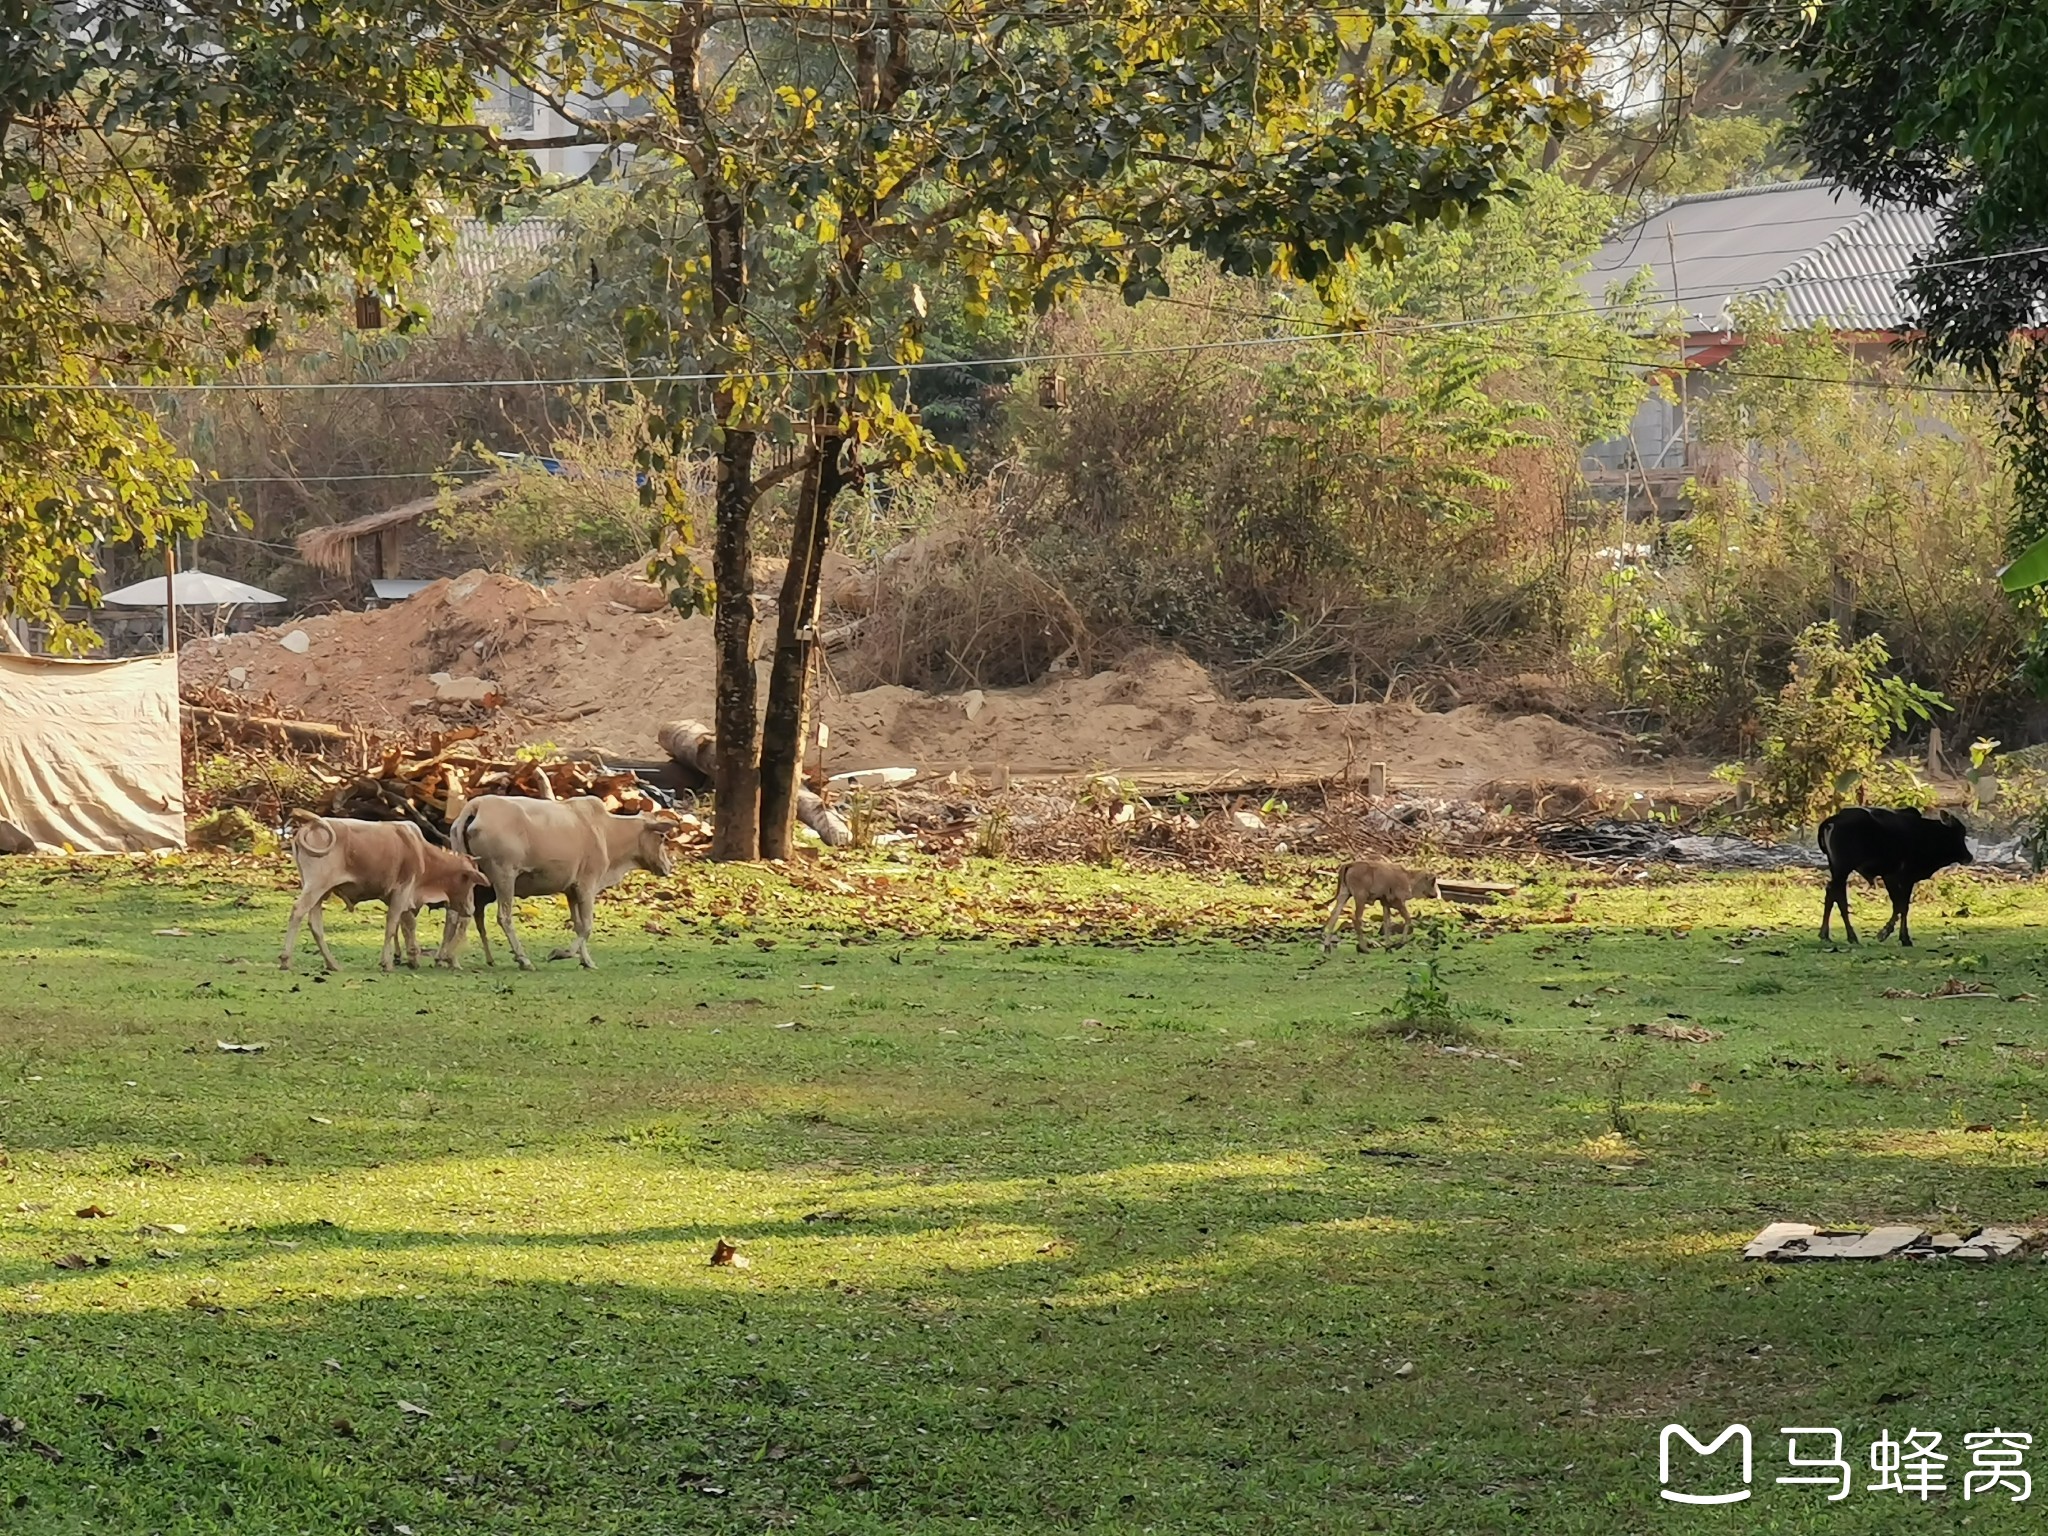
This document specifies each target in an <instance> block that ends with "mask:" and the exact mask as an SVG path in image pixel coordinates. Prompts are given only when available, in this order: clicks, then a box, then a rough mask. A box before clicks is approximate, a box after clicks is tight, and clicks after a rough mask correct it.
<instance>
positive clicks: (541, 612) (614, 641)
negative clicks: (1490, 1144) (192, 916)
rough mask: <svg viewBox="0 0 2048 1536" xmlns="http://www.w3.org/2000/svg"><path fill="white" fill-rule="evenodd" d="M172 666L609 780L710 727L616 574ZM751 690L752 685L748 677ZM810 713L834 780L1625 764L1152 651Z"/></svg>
mask: <svg viewBox="0 0 2048 1536" xmlns="http://www.w3.org/2000/svg"><path fill="white" fill-rule="evenodd" d="M769 638H770V637H769V635H768V634H766V633H764V634H763V636H762V643H763V644H766V643H767V641H768V639H769ZM183 664H184V668H185V671H186V675H187V678H188V680H190V681H193V682H199V683H208V684H213V685H216V686H220V687H225V688H231V689H234V690H236V691H238V692H241V693H244V694H246V695H248V696H249V697H251V698H261V697H263V696H265V695H269V696H271V697H273V698H275V699H276V700H277V701H278V702H279V703H280V704H282V705H285V706H287V707H289V708H295V709H298V710H301V711H303V712H305V713H306V714H308V715H310V716H315V717H319V718H324V719H330V720H339V721H343V722H347V723H355V724H361V725H363V726H367V727H369V728H372V729H377V730H389V729H392V728H394V727H397V726H399V725H402V724H406V723H416V722H419V721H421V720H422V719H423V718H425V719H429V720H431V719H433V718H435V717H436V716H440V717H446V718H457V719H460V718H470V717H479V716H488V717H489V718H491V719H492V721H493V723H494V724H495V725H496V726H497V727H498V728H499V729H509V730H512V731H515V732H519V733H523V734H524V735H526V736H527V737H528V738H529V739H531V740H537V741H538V740H547V741H553V742H555V743H556V744H558V745H559V746H562V747H564V748H579V749H585V750H596V751H600V752H602V753H604V754H605V755H607V756H609V757H611V758H613V759H623V760H627V761H634V760H642V759H647V760H656V759H659V758H660V756H661V751H660V747H659V744H658V743H657V742H656V740H655V731H656V729H657V728H658V727H659V726H660V724H661V723H662V722H663V721H666V720H673V719H677V718H679V717H687V716H693V715H694V716H700V717H705V718H708V717H709V715H710V713H711V710H712V669H713V648H712V634H711V623H710V621H709V620H708V619H705V618H698V617H688V618H686V617H683V616H681V615H679V614H677V613H675V612H674V611H673V610H671V609H669V608H667V607H666V606H665V605H664V604H662V603H661V601H660V594H659V593H658V592H657V591H656V590H655V589H654V588H653V587H652V586H650V585H649V584H647V583H646V582H644V581H640V580H639V579H638V578H637V577H635V576H634V575H633V574H632V573H630V572H615V573H613V574H612V575H609V576H601V577H594V578H591V579H589V580H586V581H578V582H572V583H568V584H565V585H563V586H560V587H556V588H553V589H549V590H542V589H541V588H538V587H534V586H530V585H528V584H527V583H525V582H522V581H519V580H516V579H515V578H513V577H509V576H499V575H493V574H490V573H487V572H483V571H472V572H470V573H468V574H467V575H464V576H461V577H458V578H456V579H454V580H452V581H441V582H436V583H435V584H434V585H433V586H431V587H429V588H427V589H426V590H425V591H423V592H421V593H419V594H418V595H417V596H415V597H413V598H411V599H409V600H408V601H406V602H403V603H399V604H397V605H395V606H393V607H390V608H385V609H380V610H378V611H375V612H371V613H336V614H328V615H324V616H322V617H319V618H313V619H306V620H303V621H299V622H296V623H290V624H286V625H282V626H280V627H279V628H277V629H274V630H258V631H256V632H254V633H251V634H246V635H233V636H228V637H225V638H222V639H218V640H214V641H210V642H202V643H200V644H197V645H194V646H192V647H191V648H189V649H188V650H187V651H186V652H185V655H184V658H183ZM763 672H764V679H763V680H764V684H765V664H764V666H763ZM823 714H824V718H825V721H826V723H827V724H828V725H829V726H830V727H831V747H830V751H829V753H828V767H829V768H830V769H831V770H832V771H834V772H837V771H840V770H843V769H851V768H866V767H880V766H894V765H903V766H910V767H916V768H921V769H925V770H928V771H934V772H941V773H943V772H946V771H949V770H953V769H968V770H971V771H973V772H974V773H976V774H977V775H982V776H989V775H999V774H1000V773H1002V772H1003V771H1004V770H1007V771H1008V772H1009V773H1011V774H1018V775H1039V774H1067V773H1075V772H1081V771H1087V770H1093V769H1113V770H1116V771H1118V772H1121V773H1126V774H1133V775H1137V776H1140V777H1154V776H1156V777H1158V778H1162V779H1163V778H1176V777H1177V778H1190V777H1196V778H1199V777H1202V776H1205V775H1226V774H1229V775H1243V776H1247V777H1252V778H1265V779H1267V780H1269V781H1277V780H1285V779H1290V778H1298V777H1301V776H1304V775H1335V774H1341V773H1343V772H1344V771H1345V770H1346V768H1347V766H1350V767H1351V768H1353V769H1354V770H1355V771H1356V772H1357V773H1358V774H1360V775H1362V774H1363V772H1364V765H1365V764H1366V763H1367V762H1368V761H1384V762H1386V763H1387V764H1388V768H1389V772H1390V774H1391V775H1392V776H1393V777H1394V778H1395V779H1396V780H1397V781H1399V782H1403V783H1410V784H1430V785H1437V786H1444V787H1470V786H1474V785H1478V784H1481V783H1485V782H1486V781H1488V780H1493V779H1503V778H1526V777H1529V776H1532V775H1537V774H1546V775H1552V776H1558V777H1577V776H1582V775H1591V776H1601V775H1602V774H1603V773H1604V772H1605V771H1607V770H1612V769H1615V768H1617V767H1619V766H1621V764H1622V761H1623V759H1622V755H1621V754H1620V753H1619V752H1618V750H1617V749H1616V747H1615V746H1614V745H1613V744H1612V743H1611V742H1610V741H1609V740H1607V739H1605V738H1603V737H1600V736H1597V735H1595V734H1593V733H1592V732H1589V731H1585V730H1581V729H1578V728H1576V727H1574V726H1570V725H1565V724H1562V723H1560V722H1559V721H1557V720H1555V719H1551V718H1549V717H1547V716H1542V715H1524V716H1519V717H1515V718H1503V717H1502V716H1501V715H1499V714H1497V713H1494V712H1490V711H1488V710H1486V709H1483V708H1481V707H1479V706H1476V705H1475V706H1468V707H1466V708H1462V709H1457V710H1453V711H1451V712H1450V713H1449V714H1440V715H1432V714H1424V713H1422V712H1420V711H1418V710H1415V709H1412V708H1408V707H1405V706H1399V705H1371V704H1363V705H1352V706H1338V705H1331V704H1324V703H1319V702H1316V701H1313V700H1307V699H1257V700H1251V701H1247V702H1241V703H1233V702H1231V701H1228V700H1226V699H1224V698H1223V697H1222V696H1221V695H1220V694H1219V693H1218V692H1217V690H1216V688H1215V685H1214V684H1213V683H1212V682H1211V681H1210V679H1209V676H1208V674H1207V673H1205V672H1204V671H1203V670H1202V669H1201V668H1200V667H1198V666H1197V665H1195V664H1194V663H1193V662H1192V661H1189V660H1188V659H1187V658H1186V657H1184V656H1179V655H1175V654H1172V653H1168V652H1147V653H1140V654H1137V655H1133V656H1131V657H1130V658H1128V659H1127V660H1126V661H1125V662H1124V664H1123V665H1122V666H1120V667H1119V668H1117V669H1116V670H1113V671H1107V672H1098V673H1096V674H1095V675H1093V676H1090V677H1077V676H1072V675H1067V676H1058V677H1053V678H1048V679H1046V680H1044V681H1042V682H1039V683H1036V684H1033V685H1032V686H1030V687H1027V688H1018V689H1010V690H991V691H988V692H986V693H984V692H981V691H979V690H976V691H972V692H967V693H960V694H945V695H935V694H925V693H919V692H917V691H915V690H913V689H908V688H872V689H868V690H866V691H864V692H859V693H851V694H845V693H837V692H834V691H832V690H830V689H829V688H828V690H827V696H826V698H825V701H824V705H823Z"/></svg>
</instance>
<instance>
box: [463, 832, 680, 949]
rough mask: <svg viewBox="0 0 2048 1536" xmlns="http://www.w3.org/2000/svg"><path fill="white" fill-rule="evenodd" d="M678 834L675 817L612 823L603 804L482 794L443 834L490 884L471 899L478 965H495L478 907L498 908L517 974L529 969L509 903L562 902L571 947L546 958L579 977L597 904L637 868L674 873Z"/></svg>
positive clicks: (652, 872)
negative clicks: (565, 901)
mask: <svg viewBox="0 0 2048 1536" xmlns="http://www.w3.org/2000/svg"><path fill="white" fill-rule="evenodd" d="M681 832H682V829H681V827H680V826H679V825H678V824H677V822H676V819H675V816H674V815H673V814H672V813H669V812H665V811H664V812H657V813H656V814H654V815H651V816H614V815H613V814H612V813H611V812H610V811H608V810H607V809H606V808H605V803H604V802H603V801H602V800H599V799H596V798H594V797H591V796H583V797H579V798H577V799H574V800H523V799H515V798H512V797H510V796H506V795H487V796H485V797H484V798H483V799H481V800H472V801H470V802H469V804H468V806H467V807H465V808H464V810H463V812H462V814H461V815H460V816H457V817H456V818H455V823H454V825H453V826H452V827H450V828H449V841H450V842H451V843H453V844H454V846H455V847H456V848H457V849H458V850H460V851H461V852H463V853H466V854H468V855H469V856H470V857H471V858H473V859H475V860H476V861H477V863H478V865H479V866H481V867H482V869H483V871H484V873H485V874H486V875H487V876H489V878H490V885H491V892H492V894H491V896H490V897H486V896H485V895H484V894H483V893H482V892H478V893H477V897H476V936H477V941H478V942H479V943H481V944H482V945H483V947H484V963H485V964H486V965H494V964H496V963H497V962H496V961H495V960H493V959H492V958H491V937H490V934H489V933H488V932H486V931H485V928H484V907H485V904H486V903H487V902H488V901H490V900H493V899H494V900H496V902H497V903H498V923H499V926H500V927H502V928H503V929H504V930H505V942H506V943H507V944H509V945H511V947H512V958H513V959H515V960H517V961H518V962H519V968H520V969H521V970H523V971H530V970H532V969H533V962H532V961H531V960H528V959H527V958H526V949H525V947H524V946H523V945H521V944H520V942H519V935H518V933H517V932H516V931H514V929H513V926H512V908H513V904H514V903H513V898H514V897H516V896H566V897H568V898H569V921H570V924H571V925H572V926H573V927H574V928H575V930H576V942H575V943H574V944H573V945H571V946H570V947H569V948H568V949H565V950H557V951H556V952H555V953H554V954H553V955H552V956H550V958H551V959H555V960H567V959H569V958H571V957H574V958H575V959H577V960H580V961H582V962H583V968H584V969H585V970H595V969H596V968H597V962H596V961H594V960H592V959H591V958H590V924H591V919H592V918H593V917H594V916H595V912H596V907H597V898H598V896H599V895H600V894H602V893H603V892H604V891H607V890H609V889H610V888H611V887H612V886H615V885H617V884H618V883H619V882H620V881H621V880H623V879H625V878H626V876H627V875H629V874H631V873H632V872H633V871H634V870H636V869H644V870H646V871H647V872H648V873H649V874H651V875H666V874H667V873H668V872H669V871H670V870H671V869H673V868H674V867H675V857H676V856H675V840H676V838H677V837H679V836H680V835H681Z"/></svg>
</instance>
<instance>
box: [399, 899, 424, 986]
mask: <svg viewBox="0 0 2048 1536" xmlns="http://www.w3.org/2000/svg"><path fill="white" fill-rule="evenodd" d="M419 916H420V909H419V908H418V907H407V908H406V909H405V916H403V917H401V918H400V919H399V920H398V931H399V934H400V936H401V937H402V938H404V940H405V963H406V965H407V967H408V968H409V969H411V970H415V971H416V970H418V969H419V968H420V933H419Z"/></svg>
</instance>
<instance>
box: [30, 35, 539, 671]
mask: <svg viewBox="0 0 2048 1536" xmlns="http://www.w3.org/2000/svg"><path fill="white" fill-rule="evenodd" d="M455 38H456V34H455V33H454V32H453V31H452V30H451V29H449V28H447V27H445V26H440V25H436V23H435V21H434V19H433V17H431V16H430V15H427V16H423V15H422V13H421V12H420V11H419V10H418V9H417V8H416V7H413V6H409V5H404V4H399V3H394V0H368V3H364V4H356V3H352V0H351V3H343V4H337V5H330V4H324V3H323V4H289V3H287V4H277V3H271V0H249V3H244V0H193V3H189V4H183V5H179V6H174V7H154V6H127V5H118V4H110V3H104V0H28V3H26V4H19V3H18V4H15V5H11V6H6V7H0V615H4V614H14V615H20V616H25V617H28V618H31V619H36V620H41V621H44V622H49V623H51V624H53V625H54V626H55V628H54V632H53V638H54V639H56V640H58V641H59V642H63V641H66V640H74V639H77V638H80V636H79V635H78V634H77V633H76V632H75V631H74V630H73V629H72V628H71V627H69V626H66V625H65V624H64V623H63V620H62V611H63V609H64V608H66V607H67V606H69V605H72V604H76V603H90V602H92V601H94V600H95V599H96V598H97V573H98V569H99V564H100V561H101V559H102V558H103V556H102V551H103V550H104V548H105V547H106V546H107V545H109V544H118V543H122V542H126V541H130V540H133V541H138V542H140V543H142V544H144V545H146V546H147V545H154V544H156V543H158V542H160V541H162V540H163V539H166V538H169V537H173V536H175V535H178V534H185V533H193V532H196V531H198V529H199V528H200V527H201V526H202V525H203V521H204V516H205V511H204V508H203V507H201V506H200V505H198V504H197V503H196V502H195V501H194V500H193V498H192V494H191V492H192V486H193V479H194V474H195V471H194V468H193V466H192V464H191V463H190V462H189V461H188V460H187V459H185V458H184V457H183V456H182V455H181V454H179V453H178V452H177V451H176V450H175V449H174V448H173V447H172V445H171V444H170V443H169V441H168V440H167V439H166V437H165V436H164V434H163V432H162V431H161V430H160V428H159V426H158V423H157V421H156V420H155V417H154V415H153V414H152V412H151V411H150V409H149V408H148V402H147V398H146V397H140V398H138V397H137V396H135V395H133V394H130V393H124V392H122V391H123V390H124V389H132V388H134V387H136V386H142V385H156V384H171V383H176V382H178V381H180V380H183V379H187V378H190V377H192V376H193V375H194V373H195V372H198V371H203V370H206V369H208V368H212V367H217V366H219V365H220V364H222V363H224V362H228V361H232V360H234V359H235V358H237V357H240V356H243V355H245V354H246V353H247V352H248V351H249V350H250V349H251V348H260V347H261V346H263V345H265V344H267V342H268V341H269V340H270V339H271V338H272V336H273V335H274V333H275V328H276V319H277V313H278V308H279V306H281V305H285V304H291V305H294V306H298V307H301V308H305V307H317V306H320V305H324V304H328V303H331V302H332V301H333V299H334V297H335V295H336V293H337V291H340V292H343V293H345V292H347V290H348V287H349V286H350V284H351V283H353V284H354V285H357V286H360V287H361V288H363V289H365V290H366V291H369V292H373V293H382V294H384V295H387V296H391V297H394V298H395V296H396V294H397V293H398V291H399V290H400V289H401V288H402V287H403V286H404V284H405V283H406V282H407V281H408V279H409V278H411V277H412V276H413V275H414V274H415V273H416V272H417V271H418V270H419V268H420V266H421V264H422V262H423V261H424V260H425V259H427V258H428V257H429V256H430V255H431V254H432V253H433V251H434V250H435V249H436V248H437V247H438V246H439V245H440V244H441V243H442V242H443V241H444V239H445V236H446V234H447V222H446V221H447V217H448V214H449V213H450V212H451V211H453V210H454V209H455V208H457V207H458V206H465V205H466V206H469V207H474V208H478V209H481V210H483V211H484V212H486V213H491V212H494V211H495V210H496V209H497V208H498V207H499V206H500V205H501V203H502V200H503V198H504V196H505V194H506V193H508V192H510V191H511V190H513V189H515V188H517V187H519V186H521V185H523V184H524V183H526V182H527V181H528V180H530V179H531V170H530V167H529V165H528V163H527V162H526V160H525V159H524V157H521V156H518V155H515V154H512V153H510V152H508V151H506V150H505V149H504V147H503V146H501V145H499V144H497V143H496V142H495V140H494V139H493V138H492V137H491V136H490V135H489V134H487V133H484V132H482V131H480V130H479V129H478V127H477V125H476V124H475V122H474V120H473V119H474V112H473V107H474V103H475V101H476V99H477V98H478V97H479V96H480V95H481V94H482V92H483V89H484V87H483V85H482V84H481V82H480V81H479V80H478V78H477V76H476V72H475V70H474V69H473V68H472V67H471V65H470V63H469V61H468V59H467V57H466V56H465V55H464V54H462V53H461V52H460V51H459V50H458V49H457V48H456V46H455Z"/></svg>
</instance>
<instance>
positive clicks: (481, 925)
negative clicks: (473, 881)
mask: <svg viewBox="0 0 2048 1536" xmlns="http://www.w3.org/2000/svg"><path fill="white" fill-rule="evenodd" d="M495 900H497V897H496V896H495V895H493V894H492V889H491V887H490V886H488V885H480V886H478V887H477V888H476V906H475V908H474V909H473V911H472V913H471V915H472V916H474V917H475V918H476V941H477V943H479V944H481V945H483V947H484V964H485V965H496V964H497V963H498V959H497V956H495V955H493V954H492V953H491V925H490V922H489V921H488V919H489V918H490V914H491V903H492V902H493V901H495Z"/></svg>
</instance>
